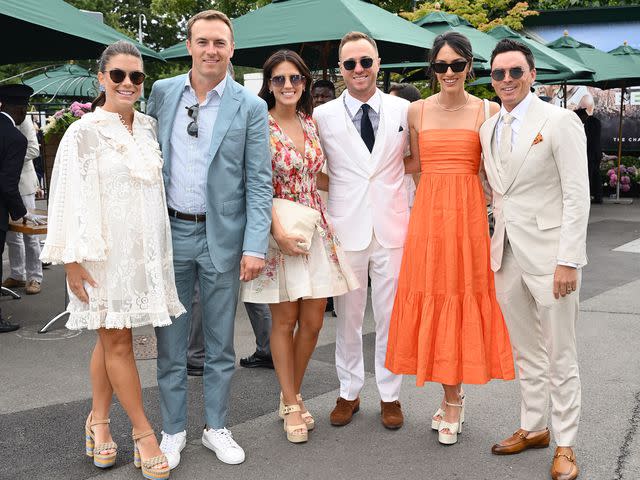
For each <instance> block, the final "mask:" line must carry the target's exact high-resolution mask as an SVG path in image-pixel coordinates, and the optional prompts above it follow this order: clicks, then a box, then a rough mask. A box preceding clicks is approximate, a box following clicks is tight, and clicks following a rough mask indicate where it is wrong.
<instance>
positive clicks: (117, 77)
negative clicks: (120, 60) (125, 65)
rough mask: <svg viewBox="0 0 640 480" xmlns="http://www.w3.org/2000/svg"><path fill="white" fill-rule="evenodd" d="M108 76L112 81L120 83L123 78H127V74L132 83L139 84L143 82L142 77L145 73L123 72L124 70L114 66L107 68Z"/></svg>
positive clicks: (143, 77)
mask: <svg viewBox="0 0 640 480" xmlns="http://www.w3.org/2000/svg"><path fill="white" fill-rule="evenodd" d="M108 73H109V78H111V81H112V82H114V83H122V82H124V79H125V78H127V75H128V76H129V80H131V83H133V84H134V85H140V84H141V83H142V82H144V79H145V77H146V75H145V74H144V73H142V72H138V71H135V72H125V71H124V70H120V69H119V68H114V69H113V70H109V72H108Z"/></svg>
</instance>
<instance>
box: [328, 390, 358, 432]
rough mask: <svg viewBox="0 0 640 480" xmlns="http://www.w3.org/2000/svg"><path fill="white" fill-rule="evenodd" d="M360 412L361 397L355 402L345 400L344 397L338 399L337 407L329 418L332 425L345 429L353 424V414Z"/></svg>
mask: <svg viewBox="0 0 640 480" xmlns="http://www.w3.org/2000/svg"><path fill="white" fill-rule="evenodd" d="M358 410H360V397H357V398H356V399H355V400H345V399H344V398H342V397H338V400H337V401H336V406H335V408H334V409H333V411H332V412H331V415H330V416H329V420H330V421H331V425H335V426H336V427H343V426H344V425H347V424H348V423H350V422H351V419H352V418H353V414H354V413H356V412H357V411H358Z"/></svg>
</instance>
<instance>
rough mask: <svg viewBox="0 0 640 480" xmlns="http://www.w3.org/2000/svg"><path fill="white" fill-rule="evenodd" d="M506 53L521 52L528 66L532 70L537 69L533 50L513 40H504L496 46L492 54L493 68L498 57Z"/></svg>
mask: <svg viewBox="0 0 640 480" xmlns="http://www.w3.org/2000/svg"><path fill="white" fill-rule="evenodd" d="M506 52H521V53H522V54H523V55H524V58H526V59H527V64H528V65H529V68H530V69H531V70H533V69H534V68H536V61H535V59H534V58H533V53H531V49H530V48H529V47H527V46H526V45H525V44H524V43H520V42H516V41H515V40H512V39H511V38H503V39H502V40H500V41H499V42H498V43H497V44H496V46H495V48H494V49H493V52H491V66H493V61H494V60H495V58H496V57H497V56H498V55H500V54H501V53H506Z"/></svg>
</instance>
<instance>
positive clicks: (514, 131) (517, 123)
mask: <svg viewBox="0 0 640 480" xmlns="http://www.w3.org/2000/svg"><path fill="white" fill-rule="evenodd" d="M532 99H533V93H531V92H529V94H528V95H527V96H526V97H524V99H523V100H522V101H521V102H520V103H519V104H518V105H516V106H515V107H514V109H513V110H511V111H510V112H507V110H506V109H505V108H504V105H503V106H502V107H500V118H499V119H498V123H496V143H497V147H498V150H500V136H501V134H502V126H503V124H504V122H503V121H502V119H503V117H504V115H506V114H507V113H508V114H510V115H511V116H512V117H513V121H512V122H511V150H513V147H514V146H515V144H516V143H517V142H518V134H519V133H520V129H521V128H522V121H523V119H524V116H525V115H526V113H527V110H529V105H531V100H532ZM558 265H564V266H566V267H573V268H579V267H580V265H578V264H577V263H573V262H567V261H565V260H560V259H558Z"/></svg>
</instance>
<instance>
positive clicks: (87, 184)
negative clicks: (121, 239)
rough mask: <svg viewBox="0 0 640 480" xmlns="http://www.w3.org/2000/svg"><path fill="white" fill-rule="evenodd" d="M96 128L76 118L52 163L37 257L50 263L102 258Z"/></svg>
mask: <svg viewBox="0 0 640 480" xmlns="http://www.w3.org/2000/svg"><path fill="white" fill-rule="evenodd" d="M98 150H99V137H98V135H97V133H96V131H95V127H94V126H93V125H91V124H84V122H82V121H78V122H76V123H74V124H73V125H71V127H69V129H68V130H67V132H66V133H65V135H64V137H63V138H62V141H61V142H60V146H59V147H58V152H57V154H56V160H55V163H54V168H53V174H52V179H51V190H50V193H49V216H48V226H47V239H46V241H45V245H44V248H43V250H42V254H41V255H40V259H41V260H42V261H43V262H50V263H54V264H57V263H72V262H78V263H80V262H83V261H103V260H105V259H106V250H107V248H106V244H105V241H104V239H103V237H102V216H101V208H100V184H99V176H98V164H97V163H98V162H97V158H96V155H97V152H98Z"/></svg>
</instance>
